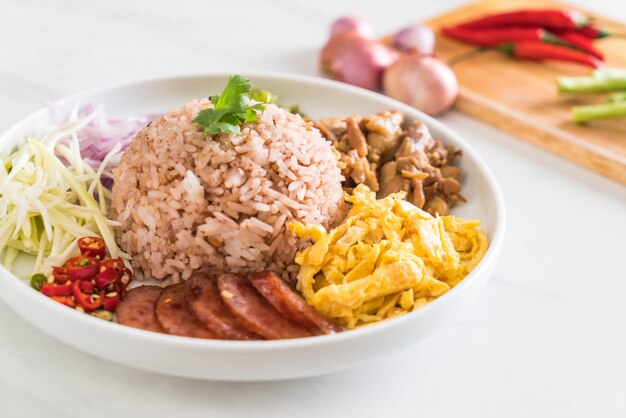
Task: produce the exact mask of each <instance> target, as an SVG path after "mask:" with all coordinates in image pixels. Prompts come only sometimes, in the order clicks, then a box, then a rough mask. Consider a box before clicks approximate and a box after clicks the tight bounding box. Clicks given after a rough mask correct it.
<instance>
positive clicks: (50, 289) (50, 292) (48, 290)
mask: <svg viewBox="0 0 626 418" xmlns="http://www.w3.org/2000/svg"><path fill="white" fill-rule="evenodd" d="M41 293H43V294H44V295H46V296H49V297H52V296H67V295H71V294H72V283H71V282H70V281H67V282H66V283H64V284H56V283H46V284H44V285H43V286H41Z"/></svg>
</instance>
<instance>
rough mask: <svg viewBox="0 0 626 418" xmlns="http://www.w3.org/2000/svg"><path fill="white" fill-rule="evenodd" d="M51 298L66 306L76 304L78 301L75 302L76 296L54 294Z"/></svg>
mask: <svg viewBox="0 0 626 418" xmlns="http://www.w3.org/2000/svg"><path fill="white" fill-rule="evenodd" d="M51 298H52V299H54V300H56V301H57V302H59V303H62V304H63V305H65V306H69V307H70V308H73V307H75V306H76V302H74V298H73V297H72V296H52V297H51Z"/></svg>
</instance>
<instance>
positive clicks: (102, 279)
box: [96, 267, 120, 289]
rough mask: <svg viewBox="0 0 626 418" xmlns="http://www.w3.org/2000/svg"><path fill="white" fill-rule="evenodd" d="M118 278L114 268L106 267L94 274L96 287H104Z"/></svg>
mask: <svg viewBox="0 0 626 418" xmlns="http://www.w3.org/2000/svg"><path fill="white" fill-rule="evenodd" d="M119 278H120V275H119V274H118V273H117V271H116V270H115V268H113V267H106V268H105V269H104V270H103V271H101V272H100V273H98V274H97V275H96V287H97V288H98V289H104V288H105V287H107V286H108V285H110V284H111V283H113V282H114V281H116V280H118V279H119Z"/></svg>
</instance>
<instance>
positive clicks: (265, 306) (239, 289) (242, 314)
mask: <svg viewBox="0 0 626 418" xmlns="http://www.w3.org/2000/svg"><path fill="white" fill-rule="evenodd" d="M217 286H218V288H219V290H220V295H221V296H222V300H223V301H224V304H225V305H226V307H228V309H230V311H231V312H232V314H233V315H235V317H236V318H237V319H238V320H239V321H240V322H241V323H242V324H243V325H244V326H245V327H246V328H248V329H249V330H250V331H253V332H255V333H257V334H259V335H260V336H261V337H263V338H265V339H268V340H280V339H285V338H301V337H310V336H311V335H312V334H311V332H310V331H309V330H308V329H306V328H305V327H303V326H301V325H298V324H296V323H293V322H291V321H289V320H288V319H287V318H285V317H284V316H282V315H281V314H280V312H278V311H277V310H276V309H274V308H273V307H272V305H270V304H269V303H267V301H266V300H265V299H263V297H262V296H261V295H260V294H259V293H258V292H257V291H256V290H255V289H254V287H253V286H252V285H251V284H250V282H249V281H248V280H247V279H246V278H244V277H241V276H237V275H234V274H221V275H220V276H218V278H217Z"/></svg>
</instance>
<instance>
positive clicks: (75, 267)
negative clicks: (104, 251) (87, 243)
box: [65, 255, 100, 280]
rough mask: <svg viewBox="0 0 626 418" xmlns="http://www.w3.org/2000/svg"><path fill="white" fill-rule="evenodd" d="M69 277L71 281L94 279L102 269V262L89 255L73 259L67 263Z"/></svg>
mask: <svg viewBox="0 0 626 418" xmlns="http://www.w3.org/2000/svg"><path fill="white" fill-rule="evenodd" d="M65 268H66V269H67V277H69V279H70V280H88V279H92V278H93V277H94V276H95V275H96V274H98V271H99V269H100V261H98V259H97V258H94V257H90V256H87V255H79V256H78V257H72V258H70V259H69V260H67V261H66V262H65Z"/></svg>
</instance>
